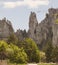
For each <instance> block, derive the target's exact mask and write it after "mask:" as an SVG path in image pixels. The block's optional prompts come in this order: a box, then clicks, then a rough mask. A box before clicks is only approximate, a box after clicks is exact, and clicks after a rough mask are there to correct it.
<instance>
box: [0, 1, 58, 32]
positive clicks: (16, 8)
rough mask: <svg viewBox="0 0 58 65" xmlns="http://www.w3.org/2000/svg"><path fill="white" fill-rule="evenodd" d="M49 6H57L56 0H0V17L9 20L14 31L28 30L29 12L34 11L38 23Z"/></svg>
mask: <svg viewBox="0 0 58 65" xmlns="http://www.w3.org/2000/svg"><path fill="white" fill-rule="evenodd" d="M51 7H52V8H58V0H0V19H2V18H4V17H6V18H7V19H8V20H10V21H11V23H12V25H13V28H14V30H15V31H16V30H17V29H19V28H20V29H23V30H24V29H26V30H28V23H29V15H30V12H31V11H33V12H35V13H36V15H37V19H38V23H39V22H40V21H41V20H43V19H44V18H45V14H46V13H47V12H48V9H49V8H51Z"/></svg>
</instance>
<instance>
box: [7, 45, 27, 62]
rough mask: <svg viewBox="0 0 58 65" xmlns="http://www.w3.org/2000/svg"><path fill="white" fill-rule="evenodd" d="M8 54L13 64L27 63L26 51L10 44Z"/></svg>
mask: <svg viewBox="0 0 58 65" xmlns="http://www.w3.org/2000/svg"><path fill="white" fill-rule="evenodd" d="M6 51H7V54H8V58H9V60H10V61H11V62H14V63H26V62H27V59H28V58H27V54H26V53H25V51H24V50H23V48H22V49H20V48H18V47H17V46H16V45H14V44H10V45H9V48H8V49H7V50H6Z"/></svg>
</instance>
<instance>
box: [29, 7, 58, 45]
mask: <svg viewBox="0 0 58 65" xmlns="http://www.w3.org/2000/svg"><path fill="white" fill-rule="evenodd" d="M28 33H29V37H30V38H32V39H33V40H35V42H36V43H37V44H38V45H39V46H43V45H45V44H46V42H47V41H48V40H51V41H52V44H53V45H58V9H53V8H50V9H49V10H48V13H47V14H46V17H45V19H44V20H43V21H41V23H39V24H38V21H37V18H36V14H35V13H34V12H31V14H30V18H29V32H28Z"/></svg>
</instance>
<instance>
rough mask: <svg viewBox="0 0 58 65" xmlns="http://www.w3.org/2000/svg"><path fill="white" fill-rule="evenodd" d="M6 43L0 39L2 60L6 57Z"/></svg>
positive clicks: (0, 57) (0, 56)
mask: <svg viewBox="0 0 58 65" xmlns="http://www.w3.org/2000/svg"><path fill="white" fill-rule="evenodd" d="M7 48H8V44H7V43H6V42H5V41H0V59H1V60H4V59H6V58H7V54H6V49H7Z"/></svg>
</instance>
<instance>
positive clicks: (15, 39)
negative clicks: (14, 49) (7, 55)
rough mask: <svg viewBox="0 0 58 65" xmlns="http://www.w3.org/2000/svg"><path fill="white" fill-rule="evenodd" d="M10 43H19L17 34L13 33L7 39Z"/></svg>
mask: <svg viewBox="0 0 58 65" xmlns="http://www.w3.org/2000/svg"><path fill="white" fill-rule="evenodd" d="M7 42H8V43H13V44H17V42H18V39H17V37H16V35H15V34H14V33H12V34H11V35H10V36H9V37H8V40H7Z"/></svg>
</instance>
